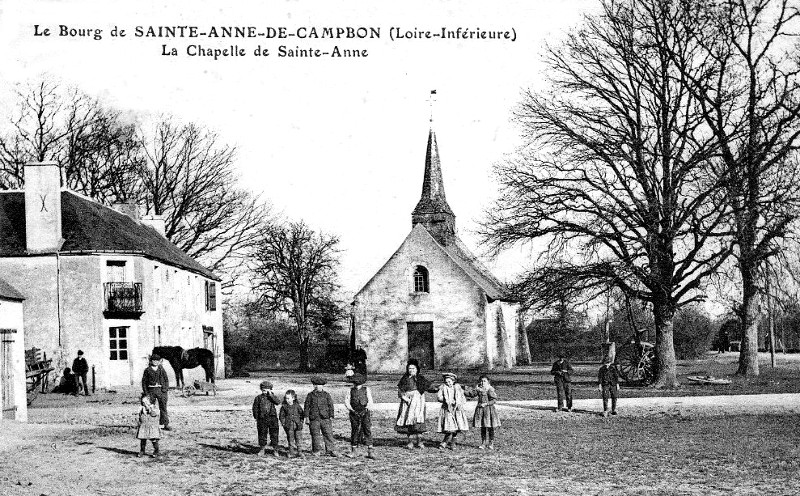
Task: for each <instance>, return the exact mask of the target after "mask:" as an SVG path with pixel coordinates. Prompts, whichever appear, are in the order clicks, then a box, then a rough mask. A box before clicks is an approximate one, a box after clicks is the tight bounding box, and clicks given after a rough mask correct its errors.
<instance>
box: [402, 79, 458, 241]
mask: <svg viewBox="0 0 800 496" xmlns="http://www.w3.org/2000/svg"><path fill="white" fill-rule="evenodd" d="M435 94H436V91H435V90H434V91H432V92H431V98H433V95H435ZM431 121H433V111H432V110H431ZM417 224H423V225H424V226H425V227H426V228H427V229H428V231H430V232H431V234H433V235H434V237H435V238H436V239H437V240H439V242H441V243H443V244H449V243H450V241H451V240H452V238H453V237H454V236H455V228H456V216H455V215H454V214H453V211H452V210H451V209H450V205H448V204H447V198H446V197H445V194H444V180H443V178H442V164H441V161H440V158H439V146H438V145H437V144H436V133H435V132H434V131H433V127H431V129H430V131H429V132H428V148H427V150H426V152H425V174H424V176H423V179H422V195H421V197H420V199H419V202H418V203H417V206H416V207H415V208H414V211H413V212H412V213H411V225H412V226H415V225H417Z"/></svg>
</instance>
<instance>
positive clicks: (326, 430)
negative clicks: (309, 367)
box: [304, 377, 339, 456]
mask: <svg viewBox="0 0 800 496" xmlns="http://www.w3.org/2000/svg"><path fill="white" fill-rule="evenodd" d="M325 382H326V381H325V379H324V378H322V377H312V378H311V384H313V385H314V389H313V390H312V391H311V392H310V393H308V395H306V402H305V408H304V410H305V412H306V422H307V423H308V430H309V431H311V453H312V454H313V455H314V456H319V455H320V454H321V452H322V442H321V440H320V438H323V439H324V440H325V452H326V454H327V455H328V456H339V455H338V454H337V453H336V450H335V448H334V444H333V420H332V419H333V399H332V398H331V395H330V393H328V392H327V391H325V390H324V389H323V387H322V386H324V385H325Z"/></svg>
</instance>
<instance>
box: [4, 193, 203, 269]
mask: <svg viewBox="0 0 800 496" xmlns="http://www.w3.org/2000/svg"><path fill="white" fill-rule="evenodd" d="M61 230H62V236H63V238H64V243H63V245H62V246H61V249H60V250H58V252H59V253H79V252H88V253H95V252H112V253H131V254H139V255H144V256H147V257H150V258H154V259H156V260H160V261H162V262H165V263H168V264H170V265H174V266H177V267H180V268H183V269H186V270H189V271H192V272H196V273H198V274H201V275H203V276H205V277H208V278H210V279H215V280H219V277H217V276H216V275H214V273H213V272H211V271H210V270H208V269H206V268H205V267H203V266H202V265H200V264H199V263H198V262H197V261H196V260H195V259H193V258H192V257H190V256H189V255H187V254H186V253H185V252H183V251H182V250H181V249H180V248H178V247H177V246H175V245H174V244H173V243H172V242H170V241H169V240H167V239H166V238H164V237H163V236H161V235H160V234H159V233H158V232H157V231H156V230H155V229H153V228H152V227H150V226H147V225H145V224H143V223H141V222H139V221H136V220H134V219H132V218H131V217H129V216H127V215H125V214H122V213H119V212H117V211H116V210H114V209H112V208H109V207H106V206H104V205H101V204H99V203H97V202H95V201H93V200H90V199H88V198H85V197H83V196H80V195H78V194H76V193H73V192H71V191H62V192H61ZM25 246H26V245H25V194H24V193H23V192H18V191H3V192H0V257H21V256H26V255H28V253H27V252H26V250H25Z"/></svg>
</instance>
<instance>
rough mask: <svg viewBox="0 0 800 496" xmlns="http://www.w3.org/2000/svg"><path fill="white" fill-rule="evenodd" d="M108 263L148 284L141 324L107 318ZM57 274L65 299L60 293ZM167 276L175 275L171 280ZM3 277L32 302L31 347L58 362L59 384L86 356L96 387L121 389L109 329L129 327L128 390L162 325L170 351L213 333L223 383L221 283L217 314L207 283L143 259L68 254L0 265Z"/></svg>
mask: <svg viewBox="0 0 800 496" xmlns="http://www.w3.org/2000/svg"><path fill="white" fill-rule="evenodd" d="M108 260H124V261H125V262H126V280H128V281H129V282H141V283H142V291H143V295H142V305H143V309H144V313H143V314H142V315H141V317H140V318H139V319H113V320H109V319H106V318H105V316H104V315H103V309H104V301H103V298H104V294H103V283H104V282H107V279H108V278H107V271H106V261H108ZM156 266H158V267H159V269H158V270H156V269H155V267H156ZM57 267H58V273H59V274H60V276H59V277H58V282H59V284H60V287H61V291H60V299H59V298H58V297H57V292H56V287H57V285H56V282H57V278H56V273H57V270H56V269H57ZM166 272H169V276H167V275H166ZM0 274H3V278H4V279H5V280H6V281H7V282H8V283H9V284H11V285H12V286H14V287H15V288H17V290H18V291H20V293H22V295H23V296H25V298H26V300H25V302H24V303H23V307H24V311H25V315H26V329H25V340H26V346H27V347H28V348H30V347H34V346H35V347H37V348H41V349H42V350H44V351H45V352H46V353H47V356H48V358H53V366H54V367H55V368H56V374H54V376H55V377H54V378H57V377H58V376H59V375H60V374H61V372H62V371H63V368H64V367H71V366H72V360H73V359H74V358H75V357H76V356H77V352H78V350H79V349H80V350H83V351H84V353H85V357H86V359H87V361H88V362H89V367H90V378H89V380H90V383H91V367H92V366H93V365H94V366H95V371H96V380H97V384H96V385H97V387H99V388H108V387H113V386H117V385H120V384H119V382H118V381H119V377H125V375H124V374H122V373H121V372H120V371H119V367H114V371H112V365H115V366H118V365H119V364H112V363H111V360H110V359H109V327H113V326H129V328H130V329H129V331H130V332H132V333H133V334H134V337H133V340H132V341H131V342H130V343H129V348H128V351H129V356H130V361H131V364H130V372H129V373H128V374H127V377H128V379H127V380H125V381H124V383H125V384H127V383H131V382H132V383H136V382H138V380H139V379H140V377H141V374H142V372H143V371H144V368H145V367H146V357H147V356H148V355H149V353H150V352H151V351H152V349H153V347H154V345H155V339H156V337H155V333H154V329H155V326H157V325H161V327H162V339H161V342H162V344H163V345H165V346H166V345H179V346H183V347H185V348H193V347H198V346H203V331H202V326H203V325H205V326H209V327H212V328H213V329H214V334H215V336H216V355H217V356H218V358H217V360H216V363H215V368H216V369H217V370H216V372H217V373H216V376H217V377H219V378H221V377H224V373H225V366H224V363H223V362H224V360H223V358H222V357H223V354H224V351H225V350H224V346H223V339H222V301H221V294H220V285H219V283H218V282H217V284H216V291H217V309H216V311H206V310H205V285H204V281H205V280H206V279H205V278H204V277H203V276H200V275H196V274H195V273H193V272H189V271H187V270H183V269H179V268H176V267H173V266H170V265H167V264H164V263H162V262H159V261H156V260H151V259H148V258H145V257H143V256H140V255H125V254H97V255H66V254H64V255H61V256H59V257H58V260H56V256H55V255H49V256H37V257H15V258H0ZM155 275H157V276H158V280H156V278H155ZM156 289H158V297H156ZM59 308H60V311H59ZM59 317H60V318H59ZM59 321H60V328H61V333H60V338H59V331H58V330H59ZM184 376H185V378H186V380H187V381H188V380H190V379H193V378H195V377H196V378H200V379H202V378H203V377H204V375H203V371H202V369H201V368H197V369H194V370H193V371H190V372H188V373H187V374H184ZM131 377H132V380H131V379H130V378H131ZM171 379H173V378H172V377H171ZM173 380H174V379H173Z"/></svg>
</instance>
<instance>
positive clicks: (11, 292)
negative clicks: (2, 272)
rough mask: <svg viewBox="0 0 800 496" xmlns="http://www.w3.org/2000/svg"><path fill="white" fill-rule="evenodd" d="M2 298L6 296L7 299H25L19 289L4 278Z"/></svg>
mask: <svg viewBox="0 0 800 496" xmlns="http://www.w3.org/2000/svg"><path fill="white" fill-rule="evenodd" d="M0 298H5V299H6V300H19V301H22V300H24V299H25V297H24V296H22V294H20V292H19V291H17V290H16V289H14V286H12V285H10V284H9V283H7V282H5V281H4V280H2V279H0Z"/></svg>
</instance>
